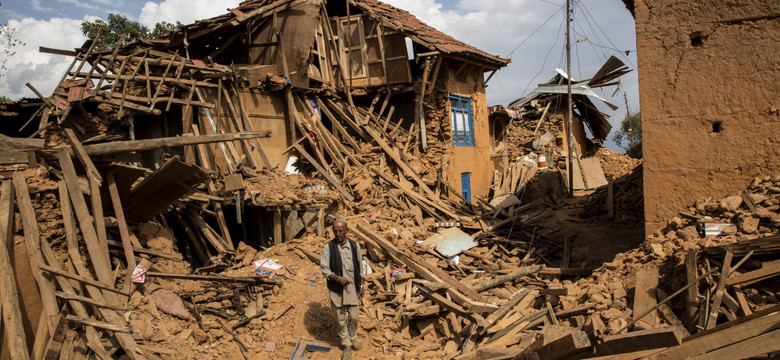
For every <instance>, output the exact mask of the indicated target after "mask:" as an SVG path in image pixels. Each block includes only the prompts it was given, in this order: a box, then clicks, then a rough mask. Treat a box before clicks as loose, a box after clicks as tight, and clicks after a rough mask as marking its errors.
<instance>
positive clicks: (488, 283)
mask: <svg viewBox="0 0 780 360" xmlns="http://www.w3.org/2000/svg"><path fill="white" fill-rule="evenodd" d="M541 269H542V265H533V266H527V267H524V268H522V269H519V270H516V271H514V272H512V273H510V274H507V275H502V276H499V277H497V278H495V279H493V280H490V281H486V282H483V283H481V284H478V285H476V286H472V287H471V288H472V289H474V291H476V292H483V291H485V290H487V289H490V288H492V287H496V286H498V285H501V284H503V283H505V282H508V281H513V280H516V279H518V278H520V277H522V276H526V275H530V274H533V273H535V272H538V271H539V270H541Z"/></svg>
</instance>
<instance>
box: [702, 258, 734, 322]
mask: <svg viewBox="0 0 780 360" xmlns="http://www.w3.org/2000/svg"><path fill="white" fill-rule="evenodd" d="M733 256H734V253H732V252H731V251H727V252H726V257H725V258H724V260H723V269H722V270H721V272H720V280H718V288H717V289H716V290H715V298H714V299H713V300H712V306H711V307H710V314H709V317H708V318H707V326H706V327H705V330H709V329H712V328H714V327H715V324H716V323H717V322H718V313H719V312H720V303H721V301H723V293H724V292H725V291H726V281H727V280H728V279H729V269H731V259H732V257H733Z"/></svg>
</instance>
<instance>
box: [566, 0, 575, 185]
mask: <svg viewBox="0 0 780 360" xmlns="http://www.w3.org/2000/svg"><path fill="white" fill-rule="evenodd" d="M570 6H571V0H566V75H567V78H568V80H569V81H568V85H567V93H568V95H569V99H568V112H569V114H568V117H567V118H566V131H567V132H568V137H567V138H568V139H567V142H568V145H569V146H568V148H569V162H568V164H567V165H568V168H569V169H568V171H567V172H568V173H569V197H573V196H574V168H573V167H572V148H573V147H574V141H572V134H571V122H572V115H573V114H572V102H571V40H570V38H569V31H570V28H571V9H570Z"/></svg>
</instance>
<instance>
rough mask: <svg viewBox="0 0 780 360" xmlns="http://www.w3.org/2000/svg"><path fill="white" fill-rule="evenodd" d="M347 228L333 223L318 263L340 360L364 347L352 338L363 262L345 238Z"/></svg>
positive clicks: (342, 221) (340, 222) (338, 220)
mask: <svg viewBox="0 0 780 360" xmlns="http://www.w3.org/2000/svg"><path fill="white" fill-rule="evenodd" d="M348 231H349V226H348V225H347V221H346V219H344V218H343V217H338V218H336V220H334V221H333V235H334V237H333V240H331V241H329V242H328V243H327V244H325V248H324V249H322V258H321V259H320V269H321V270H322V275H324V276H325V278H326V279H327V280H328V281H327V282H328V292H329V293H330V305H331V308H333V312H334V314H335V315H336V319H337V321H338V325H339V330H338V332H339V337H341V345H342V348H343V351H342V355H341V359H342V360H345V359H346V360H350V359H351V358H352V350H355V351H357V350H360V349H361V348H362V347H363V345H362V344H361V343H360V342H359V341H357V339H356V338H355V332H356V331H357V320H358V315H359V311H358V300H359V298H361V297H362V296H363V281H362V280H363V275H364V273H363V261H362V257H361V254H360V245H358V243H357V242H355V241H354V240H351V239H349V238H347V232H348Z"/></svg>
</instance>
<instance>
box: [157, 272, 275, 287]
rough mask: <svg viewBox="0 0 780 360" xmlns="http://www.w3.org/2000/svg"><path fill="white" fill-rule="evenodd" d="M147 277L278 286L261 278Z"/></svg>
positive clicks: (194, 275) (166, 274) (211, 276)
mask: <svg viewBox="0 0 780 360" xmlns="http://www.w3.org/2000/svg"><path fill="white" fill-rule="evenodd" d="M146 276H149V277H159V278H166V279H180V280H197V281H218V282H228V283H242V284H269V285H276V284H278V282H277V281H275V280H270V279H266V278H264V277H261V276H221V275H197V274H168V273H161V272H147V273H146Z"/></svg>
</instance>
